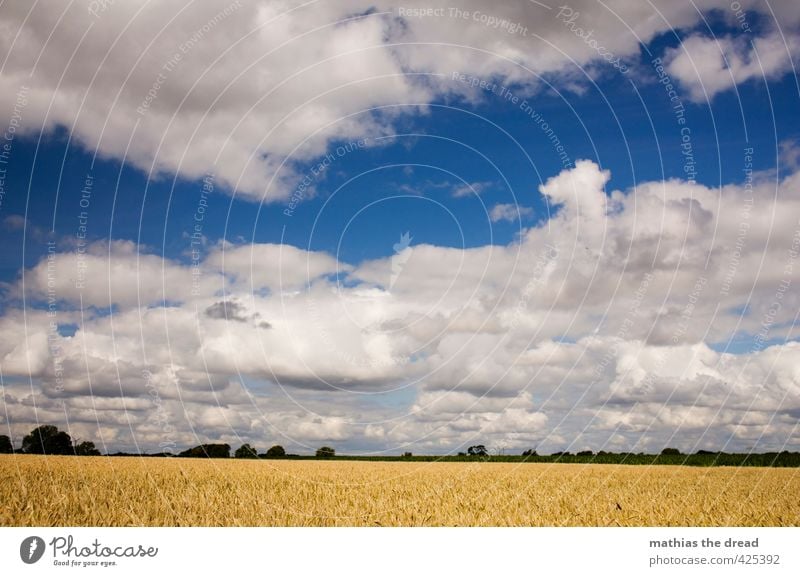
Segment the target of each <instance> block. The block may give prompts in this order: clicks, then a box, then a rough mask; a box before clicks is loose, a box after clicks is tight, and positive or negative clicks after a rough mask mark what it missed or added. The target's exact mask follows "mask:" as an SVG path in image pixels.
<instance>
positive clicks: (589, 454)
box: [578, 450, 594, 456]
mask: <svg viewBox="0 0 800 576" xmlns="http://www.w3.org/2000/svg"><path fill="white" fill-rule="evenodd" d="M593 455H594V453H593V452H592V451H591V450H581V451H580V452H578V456H593Z"/></svg>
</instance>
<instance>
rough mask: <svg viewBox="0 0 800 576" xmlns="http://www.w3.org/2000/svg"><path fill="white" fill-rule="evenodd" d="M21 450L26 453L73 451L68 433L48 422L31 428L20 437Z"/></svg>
mask: <svg viewBox="0 0 800 576" xmlns="http://www.w3.org/2000/svg"><path fill="white" fill-rule="evenodd" d="M22 451H23V452H25V453H26V454H62V455H64V454H74V453H75V451H74V449H73V447H72V438H70V436H69V434H67V433H66V432H62V431H60V430H59V429H58V428H56V427H55V426H52V425H50V424H45V425H44V426H39V427H38V428H34V429H33V430H31V433H30V434H28V435H27V436H25V437H24V438H23V439H22Z"/></svg>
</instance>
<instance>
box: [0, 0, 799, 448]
mask: <svg viewBox="0 0 800 576" xmlns="http://www.w3.org/2000/svg"><path fill="white" fill-rule="evenodd" d="M78 4H79V5H76V6H73V7H71V8H69V9H68V10H67V12H66V14H67V16H66V17H65V18H64V19H63V20H62V21H58V22H56V21H54V20H53V18H52V16H51V15H48V14H46V13H44V12H43V11H42V12H41V13H40V11H39V10H38V9H36V10H34V11H33V12H32V14H31V15H30V17H28V18H27V19H25V12H24V11H22V10H21V9H20V8H19V7H4V8H2V9H0V20H3V21H4V22H6V24H7V28H6V30H7V31H9V30H17V31H19V34H18V35H17V36H16V40H15V36H13V35H10V33H8V32H4V33H3V34H4V37H3V46H4V51H5V52H6V56H7V57H6V58H5V60H4V64H3V66H4V75H3V82H4V86H3V87H4V93H5V96H4V97H3V101H2V102H1V103H0V104H2V106H0V109H2V110H3V114H4V115H5V118H3V119H2V120H1V121H0V127H3V126H9V127H11V126H14V127H16V126H17V125H18V126H19V128H18V129H16V130H15V131H14V133H13V134H11V137H10V138H7V141H8V142H9V143H10V148H9V150H10V156H9V162H8V164H7V166H6V174H5V180H4V182H3V186H4V188H3V189H4V192H5V193H4V195H3V196H2V203H0V222H2V227H0V243H2V245H3V246H4V249H3V250H2V252H0V282H2V288H3V291H2V300H0V314H2V316H0V321H2V322H3V324H4V330H6V334H7V335H6V336H5V339H4V340H2V341H0V368H1V369H2V373H3V378H4V396H3V398H4V400H3V407H4V408H5V411H4V412H3V411H2V410H0V418H2V420H0V421H1V422H2V423H3V424H4V425H6V426H7V428H8V431H9V433H10V435H11V436H12V437H14V438H16V437H19V436H20V435H21V434H22V433H24V432H25V431H27V430H29V429H30V427H31V426H32V425H33V424H35V423H36V422H38V421H40V420H42V419H44V420H47V421H50V420H52V419H55V420H57V422H55V423H57V424H59V425H61V426H66V427H68V428H69V429H70V431H72V432H73V435H75V436H80V437H91V438H95V439H97V441H98V442H99V443H102V444H103V446H104V447H105V448H106V449H108V450H116V449H125V450H135V449H141V450H146V451H156V450H157V449H158V447H159V446H160V447H161V448H164V447H165V446H167V444H168V447H170V449H171V447H173V446H174V447H181V448H182V447H185V446H187V445H190V444H192V443H197V442H199V441H201V440H202V441H228V442H230V443H232V444H236V443H237V442H241V441H250V442H252V443H254V444H256V445H257V446H258V447H259V448H261V447H263V448H264V449H266V448H267V447H268V445H269V444H271V443H275V442H280V443H284V444H287V445H288V446H289V447H290V449H292V450H296V451H300V452H304V451H310V450H312V449H313V448H314V447H315V444H317V443H320V442H327V443H334V444H337V446H339V447H340V448H342V449H344V450H351V451H366V452H376V451H377V452H389V453H394V452H402V451H406V450H407V449H412V450H413V451H419V452H448V451H455V450H459V449H462V448H463V446H465V445H468V444H469V443H470V442H472V441H475V440H481V441H483V443H485V444H491V445H493V446H497V447H503V448H504V449H505V448H508V449H511V450H515V449H518V448H519V449H523V448H529V447H537V446H538V447H541V450H542V451H547V450H553V451H554V450H563V449H566V448H573V449H595V450H597V449H611V450H614V449H625V450H627V449H636V450H639V449H642V450H646V449H650V450H657V449H660V448H661V447H663V445H664V444H665V443H670V444H679V445H680V447H681V448H683V449H686V450H691V449H698V448H715V449H716V448H723V447H724V448H728V449H739V450H749V449H759V450H760V449H777V448H780V449H784V448H786V447H790V448H795V449H796V448H798V445H797V440H796V438H797V435H796V432H797V413H798V410H800V393H799V392H798V391H800V382H799V381H798V376H797V373H796V370H795V369H793V368H792V366H794V365H796V360H797V354H798V351H800V348H798V343H797V334H796V329H795V326H796V321H797V317H796V311H797V309H798V302H797V295H796V290H794V283H796V270H797V266H798V265H796V264H795V258H796V250H797V246H796V241H795V238H796V237H800V236H797V230H798V229H800V228H798V227H799V226H800V213H798V207H799V206H800V198H798V182H800V179H798V177H797V176H796V174H797V169H798V160H799V159H800V155H798V152H797V151H798V149H799V148H798V139H800V115H798V113H797V111H798V110H800V83H799V82H798V78H797V75H796V73H795V72H794V61H795V60H796V58H797V55H798V53H800V52H798V46H800V27H798V25H799V24H800V11H799V10H797V9H796V8H794V7H790V6H788V5H787V6H785V5H781V6H780V7H775V6H771V5H769V4H767V3H765V2H759V1H755V0H754V1H752V2H742V3H741V5H742V6H744V7H745V9H744V12H742V13H741V14H739V15H737V14H736V13H735V12H734V11H733V10H731V8H730V6H729V5H728V3H725V2H715V1H712V0H709V1H708V2H704V3H699V4H698V6H699V8H695V6H694V5H692V4H691V3H681V2H678V3H673V4H671V5H669V6H666V7H661V10H662V11H661V12H656V11H655V10H654V9H653V10H652V11H651V12H650V13H648V12H647V10H645V9H644V8H635V7H630V6H625V5H620V6H617V7H616V8H617V13H616V15H614V14H612V13H610V12H609V11H608V10H607V9H606V8H605V7H604V6H603V5H600V4H598V3H595V2H590V1H586V2H575V3H574V4H573V5H570V6H569V7H568V8H565V7H563V6H561V7H559V6H551V7H549V8H547V7H538V8H537V7H536V6H533V5H530V4H527V3H524V2H515V3H509V4H508V5H503V6H502V7H496V8H494V10H496V13H495V14H494V15H495V16H496V18H497V19H498V20H497V21H499V22H505V23H508V24H509V26H510V24H511V23H515V22H516V23H519V24H524V25H526V28H525V30H526V31H525V33H524V34H523V33H521V32H516V33H510V32H508V30H510V29H511V28H510V27H509V26H505V25H504V26H497V27H490V26H487V25H485V23H482V21H481V20H480V19H479V18H467V19H458V18H452V17H448V16H447V15H446V11H445V12H444V13H443V14H445V15H442V16H425V15H415V16H408V15H407V16H403V15H402V12H401V10H400V8H401V7H399V6H394V5H391V4H387V5H386V6H382V5H377V4H376V5H372V4H369V3H362V2H360V1H354V2H350V3H347V2H345V3H341V5H337V6H336V7H333V6H325V7H324V8H322V7H321V6H315V7H313V8H312V7H303V6H300V7H295V9H294V10H292V9H291V7H292V6H294V5H292V6H290V4H291V3H287V5H286V6H282V5H281V6H278V5H276V4H273V5H267V4H264V3H259V2H247V1H245V0H242V1H241V2H234V3H232V4H230V5H227V6H224V7H218V8H215V9H211V8H202V9H201V8H196V9H192V10H189V11H186V12H183V13H181V14H180V15H179V16H176V17H175V19H174V20H173V19H172V17H173V16H174V14H172V12H171V10H172V9H171V8H168V7H163V8H155V7H142V6H140V5H138V4H137V3H131V4H130V5H128V6H125V7H117V6H113V7H110V8H108V10H106V11H103V12H102V13H99V14H92V12H91V10H89V12H88V13H89V14H90V16H91V17H90V18H89V19H88V20H87V19H86V18H85V14H86V13H87V10H88V7H87V6H88V5H86V6H84V5H80V4H81V3H78ZM84 4H85V3H84ZM378 4H381V3H378ZM473 4H474V5H473ZM298 6H299V5H298ZM463 6H464V9H465V10H470V9H471V10H472V11H473V13H476V14H477V13H480V10H479V11H478V12H475V10H476V9H481V8H482V11H483V13H486V12H487V9H486V8H485V7H482V6H480V4H479V3H474V2H463ZM370 7H372V8H375V10H374V11H370V10H367V8H370ZM406 8H407V6H406ZM312 9H313V10H314V12H313V15H312V14H311V13H310V10H312ZM567 10H569V14H572V15H573V16H572V18H571V19H569V18H568V17H567V16H564V15H563V13H564V12H565V11H567ZM359 13H364V14H367V15H366V16H364V17H362V18H356V19H352V18H351V16H352V14H359ZM576 14H577V15H576ZM23 21H24V23H23ZM164 22H167V23H168V24H163V23H164ZM588 30H591V31H592V37H593V38H594V39H595V40H594V44H591V43H589V42H588V41H586V40H585V38H584V37H583V36H582V34H585V33H586V32H587V31H588ZM51 31H52V34H50V32H51ZM84 32H85V33H86V35H85V37H83V38H84V40H82V41H80V42H79V41H78V40H79V38H80V37H82V36H81V35H83V34H84ZM76 34H78V36H77V37H76V36H75V35H76ZM48 38H49V40H48ZM181 38H184V39H192V38H193V39H194V40H192V42H191V43H190V44H187V43H186V41H184V42H183V43H182V42H179V41H178V40H179V39H181ZM115 39H116V42H115ZM32 47H33V48H32ZM34 48H35V49H34ZM73 53H74V54H76V55H77V56H76V57H74V58H72V59H70V54H73ZM603 53H611V54H612V55H613V56H617V57H619V58H620V60H621V61H622V62H624V63H625V64H626V65H627V70H626V71H624V72H622V71H620V70H619V69H617V68H615V67H613V66H611V65H609V64H608V62H607V61H606V60H605V59H604V58H603V56H602V54H603ZM31 54H39V57H38V58H36V57H33V56H31ZM176 54H180V55H181V58H179V59H178V60H176V59H175V55H176ZM656 58H658V59H659V61H658V62H659V63H660V64H661V65H662V66H663V68H661V69H657V68H656V66H655V65H654V63H653V61H654V59H656ZM170 61H173V62H178V64H177V65H176V66H174V67H172V68H169V69H167V68H165V63H167V62H170ZM56 71H61V72H60V73H59V74H60V76H54V74H55V72H56ZM159 74H160V75H161V76H159ZM58 78H60V80H59V79H58ZM157 78H163V80H158V82H157V83H154V79H157ZM479 82H484V83H485V84H484V85H483V87H482V86H476V84H478V83H479ZM471 84H472V85H471ZM21 94H22V96H20V95H21ZM148 94H149V96H148ZM671 98H672V99H671ZM20 103H21V104H20ZM677 109H680V113H679V114H676V110H677ZM6 134H7V135H8V134H9V132H8V131H7V132H6ZM556 146H559V148H558V149H557V148H556ZM751 151H752V152H751ZM321 164H322V166H321ZM320 168H321V169H320ZM687 168H690V171H689V172H687ZM87 177H88V178H89V181H90V185H89V186H88V188H87ZM204 177H208V179H207V180H210V181H211V182H212V185H211V187H210V188H209V187H208V185H207V183H204ZM692 179H693V180H695V181H696V182H693V181H691V180H692ZM204 186H205V188H204ZM84 231H85V234H86V238H85V239H84V238H82V237H81V235H82V234H83V232H84ZM193 233H195V236H193ZM404 234H407V236H406V237H405V239H404ZM198 239H201V240H202V242H199V243H198ZM193 240H194V243H193ZM48 242H53V243H54V244H48ZM551 244H553V245H555V246H557V250H554V251H553V254H556V253H557V255H551V254H550V252H548V250H549V248H547V247H548V246H550V245H551ZM193 249H195V250H197V251H196V252H195V253H194V254H193V252H192V250H193ZM48 254H51V260H52V262H53V263H52V264H51V267H50V268H48ZM76 278H85V280H86V282H84V283H80V282H77V281H76ZM650 280H652V281H650ZM643 282H644V284H643ZM698 282H700V283H701V284H700V285H698ZM78 284H80V286H78ZM643 286H644V288H643ZM697 286H700V287H699V288H697ZM637 287H639V289H640V290H641V291H642V292H643V294H641V295H640V296H637ZM48 290H49V291H48ZM639 297H640V301H637V298H639ZM220 311H221V312H220ZM48 313H49V314H50V315H49V316H48ZM53 318H56V320H55V324H56V325H57V332H56V334H55V335H54V334H53V333H52V330H49V328H48V327H49V326H50V322H51V321H52V319H53ZM604 358H609V360H607V361H606V360H604ZM145 373H149V374H151V376H150V377H147V378H143V377H142V374H145ZM98 381H101V382H102V384H101V385H100V391H99V392H98V391H97V382H98ZM154 397H155V398H158V401H157V402H156V401H154V400H153V398H154ZM98 398H100V399H101V400H100V402H99V403H98V401H97V399H98ZM3 414H5V415H3ZM122 415H124V418H123V417H122ZM165 438H166V440H165ZM698 438H699V440H698Z"/></svg>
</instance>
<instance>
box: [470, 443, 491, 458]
mask: <svg viewBox="0 0 800 576" xmlns="http://www.w3.org/2000/svg"><path fill="white" fill-rule="evenodd" d="M467 454H469V455H470V456H488V455H489V452H488V451H487V450H486V446H484V445H483V444H478V445H477V446H470V447H469V448H467Z"/></svg>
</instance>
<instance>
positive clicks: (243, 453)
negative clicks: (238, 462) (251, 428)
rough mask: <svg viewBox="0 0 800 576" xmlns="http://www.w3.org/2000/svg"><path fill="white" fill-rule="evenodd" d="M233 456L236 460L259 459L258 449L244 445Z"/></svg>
mask: <svg viewBox="0 0 800 576" xmlns="http://www.w3.org/2000/svg"><path fill="white" fill-rule="evenodd" d="M233 455H234V457H236V458H258V453H257V452H256V449H255V448H253V447H252V446H250V444H242V445H241V446H239V447H238V448H237V449H236V452H234V453H233Z"/></svg>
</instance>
